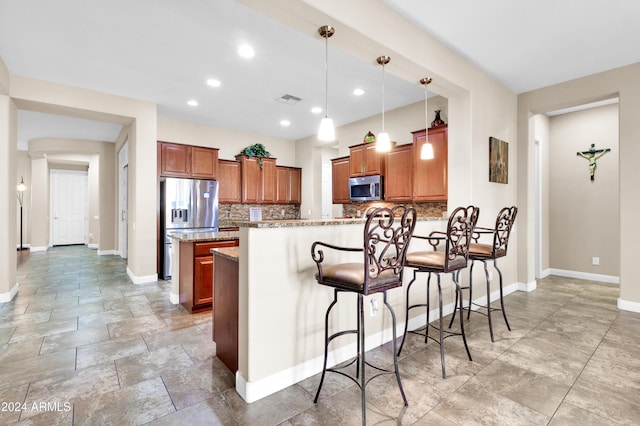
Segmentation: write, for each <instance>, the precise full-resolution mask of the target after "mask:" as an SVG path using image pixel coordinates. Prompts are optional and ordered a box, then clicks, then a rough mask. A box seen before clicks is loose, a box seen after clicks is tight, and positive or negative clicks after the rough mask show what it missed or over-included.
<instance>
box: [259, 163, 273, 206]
mask: <svg viewBox="0 0 640 426" xmlns="http://www.w3.org/2000/svg"><path fill="white" fill-rule="evenodd" d="M261 174H262V199H261V201H262V202H264V203H275V201H276V160H274V159H272V158H269V159H267V158H263V159H262V170H261Z"/></svg>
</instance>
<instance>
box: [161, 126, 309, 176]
mask: <svg viewBox="0 0 640 426" xmlns="http://www.w3.org/2000/svg"><path fill="white" fill-rule="evenodd" d="M158 140H161V141H165V142H175V143H181V144H185V145H196V146H206V147H209V148H218V149H219V151H218V158H222V159H226V160H233V159H235V156H236V155H237V154H239V153H240V151H241V150H242V149H243V148H244V147H246V146H249V145H253V144H256V143H261V144H263V145H264V146H265V148H267V151H269V153H270V154H271V156H272V157H275V158H276V163H277V164H278V165H281V166H296V167H298V164H297V163H296V156H295V148H296V145H295V142H294V141H292V140H289V139H281V138H274V137H271V136H265V135H259V134H257V133H250V132H240V131H236V130H231V129H223V128H220V127H213V126H207V125H203V124H197V123H189V122H186V121H182V120H177V119H174V118H169V117H162V116H160V117H158Z"/></svg>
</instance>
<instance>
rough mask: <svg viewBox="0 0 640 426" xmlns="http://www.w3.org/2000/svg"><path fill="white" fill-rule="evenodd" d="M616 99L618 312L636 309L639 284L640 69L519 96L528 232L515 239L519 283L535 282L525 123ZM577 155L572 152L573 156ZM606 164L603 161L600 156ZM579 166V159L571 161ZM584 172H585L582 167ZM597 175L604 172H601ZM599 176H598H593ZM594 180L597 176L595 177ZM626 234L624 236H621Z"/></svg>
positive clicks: (521, 192) (529, 141)
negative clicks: (562, 110) (541, 115)
mask: <svg viewBox="0 0 640 426" xmlns="http://www.w3.org/2000/svg"><path fill="white" fill-rule="evenodd" d="M614 96H618V97H619V98H620V103H619V124H618V129H619V156H618V159H619V185H620V193H619V196H620V206H619V212H620V228H619V230H618V232H619V234H620V263H619V265H620V266H619V268H620V299H619V300H618V306H619V307H621V308H622V309H629V310H640V285H638V284H637V282H638V281H637V279H636V275H637V268H636V264H637V253H639V252H640V230H639V229H638V227H637V226H635V222H636V218H635V216H636V212H637V211H638V210H639V209H640V197H638V188H639V187H640V168H638V165H637V160H638V158H640V144H638V142H637V141H638V140H640V121H639V120H638V117H639V116H640V64H634V65H629V66H625V67H621V68H617V69H614V70H610V71H607V72H603V73H599V74H594V75H591V76H588V77H583V78H579V79H576V80H572V81H569V82H566V83H562V84H558V85H554V86H549V87H545V88H543V89H539V90H534V91H531V92H527V93H523V94H521V95H519V96H518V146H519V149H520V152H521V155H520V156H519V161H518V179H519V186H518V203H519V205H520V206H521V207H522V213H523V215H522V219H523V220H524V221H526V222H527V228H526V229H520V231H522V232H521V233H520V235H519V237H520V242H521V244H520V245H519V247H518V249H519V250H518V275H519V278H520V279H521V280H529V279H532V278H533V263H532V260H531V257H530V256H529V254H530V253H532V252H533V250H534V249H535V235H534V228H533V220H534V216H535V215H534V213H535V212H534V210H533V209H534V204H533V202H532V198H531V197H532V194H533V193H534V187H535V186H534V180H533V173H532V171H533V159H534V156H533V143H534V142H533V131H532V128H531V126H530V125H529V118H530V117H531V116H532V115H534V114H539V113H544V112H547V111H553V110H556V109H559V108H565V107H569V106H574V105H580V104H584V103H589V102H594V101H598V100H602V99H608V98H611V97H614ZM574 155H575V153H574ZM603 159H604V157H603ZM574 161H577V159H574ZM583 161H586V160H583ZM582 167H585V165H584V164H582ZM599 171H600V172H601V171H602V169H600V170H599ZM597 174H598V172H596V175H597ZM596 179H598V176H596ZM621 230H624V232H621Z"/></svg>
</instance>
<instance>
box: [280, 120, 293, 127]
mask: <svg viewBox="0 0 640 426" xmlns="http://www.w3.org/2000/svg"><path fill="white" fill-rule="evenodd" d="M290 124H291V122H290V121H289V120H280V125H281V126H282V127H288V126H289V125H290Z"/></svg>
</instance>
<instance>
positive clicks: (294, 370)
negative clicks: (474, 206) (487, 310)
mask: <svg viewBox="0 0 640 426" xmlns="http://www.w3.org/2000/svg"><path fill="white" fill-rule="evenodd" d="M518 287H519V286H518V284H517V283H513V284H511V285H509V286H506V287H504V289H503V294H504V295H505V296H506V295H507V294H509V293H513V292H515V291H518V289H519V288H518ZM490 297H491V301H494V300H498V299H499V298H500V291H499V290H498V291H494V292H492V293H491V296H490ZM486 299H487V298H486V296H483V297H481V298H479V299H475V300H474V302H476V303H479V304H484V303H486ZM451 312H453V303H448V304H447V305H444V306H443V307H442V313H443V316H447V315H449V314H450V313H451ZM429 318H430V322H431V321H434V320H436V319H438V318H439V313H438V309H435V310H432V311H431V312H430V313H429ZM425 319H426V313H423V314H421V315H417V316H415V317H412V318H411V319H410V320H409V329H410V330H414V329H416V328H419V327H423V326H424V325H425ZM403 332H404V321H403V322H401V323H398V324H396V335H397V336H402V333H403ZM392 338H393V333H392V328H391V327H388V328H386V329H384V330H382V331H380V332H378V333H374V334H372V335H369V336H367V338H366V340H365V347H366V350H370V349H373V348H376V347H378V346H380V345H383V344H385V343H387V342H390V341H391V339H392ZM356 348H357V346H356V343H355V342H353V343H350V344H347V345H344V346H341V347H339V348H336V349H334V350H332V351H331V352H329V354H328V358H327V366H334V365H336V364H339V363H341V362H344V361H346V360H348V359H351V358H353V356H354V354H355V353H356V350H357V349H356ZM323 361H324V356H323V355H321V356H318V357H316V358H313V359H310V360H308V361H306V362H303V363H301V364H297V365H294V366H293V367H290V368H287V369H285V370H282V371H279V372H277V373H275V374H272V375H270V376H267V377H265V378H263V379H260V380H257V381H254V382H248V381H247V380H246V379H245V378H244V377H243V376H242V375H241V374H240V372H239V371H237V372H236V391H237V392H238V394H239V395H240V396H241V397H242V398H243V399H244V400H245V401H246V402H249V403H251V402H255V401H257V400H259V399H262V398H264V397H266V396H269V395H271V394H273V393H275V392H278V391H280V390H282V389H285V388H287V387H289V386H291V385H293V384H295V383H298V382H300V381H302V380H304V379H306V378H309V377H311V376H313V375H315V374H318V373H320V372H321V371H322V364H323Z"/></svg>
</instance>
